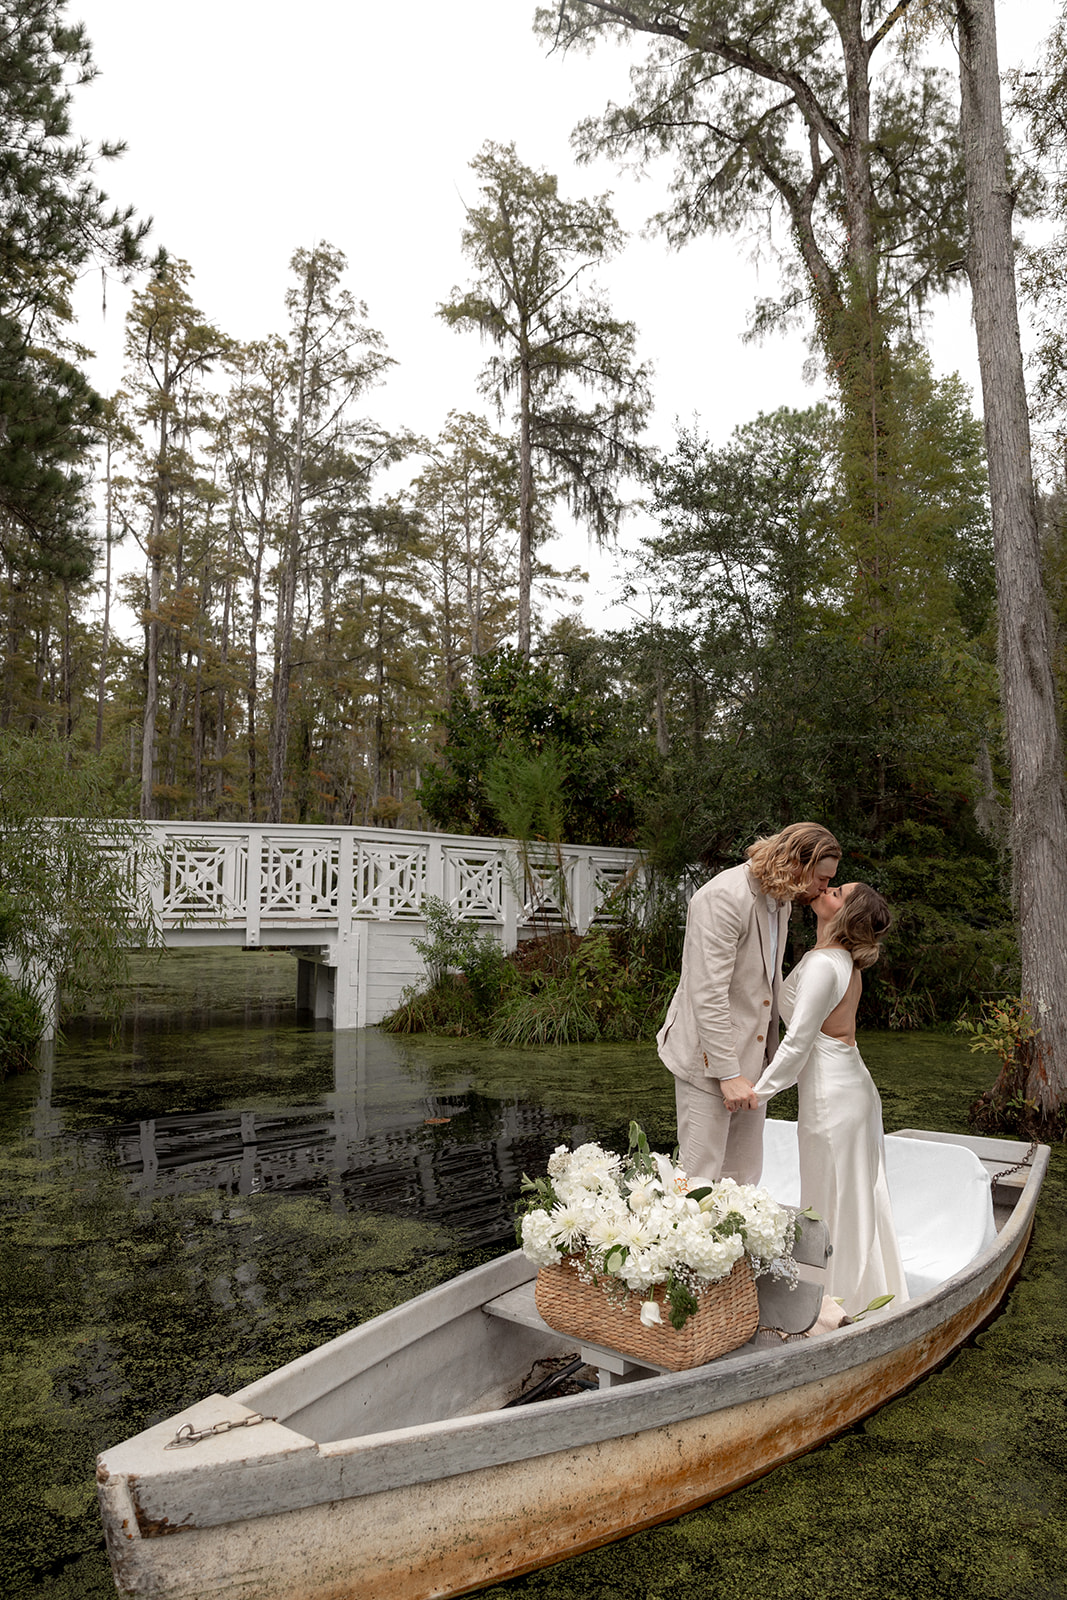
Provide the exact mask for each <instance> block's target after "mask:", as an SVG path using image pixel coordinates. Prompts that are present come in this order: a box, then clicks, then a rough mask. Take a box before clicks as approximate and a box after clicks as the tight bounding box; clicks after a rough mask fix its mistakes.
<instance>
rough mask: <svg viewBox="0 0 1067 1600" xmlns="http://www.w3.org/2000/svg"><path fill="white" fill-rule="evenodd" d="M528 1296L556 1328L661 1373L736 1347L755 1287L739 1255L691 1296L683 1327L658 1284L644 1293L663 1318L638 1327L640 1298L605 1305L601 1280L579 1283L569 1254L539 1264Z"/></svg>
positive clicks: (754, 1309)
mask: <svg viewBox="0 0 1067 1600" xmlns="http://www.w3.org/2000/svg"><path fill="white" fill-rule="evenodd" d="M534 1298H535V1300H536V1302H537V1309H538V1311H539V1312H540V1313H541V1316H542V1318H543V1319H544V1321H545V1322H547V1323H548V1326H549V1327H550V1328H555V1330H556V1332H557V1333H566V1334H569V1335H570V1336H571V1338H574V1339H581V1340H584V1341H585V1343H586V1344H598V1345H601V1346H602V1347H603V1348H604V1349H606V1350H616V1351H618V1353H619V1354H620V1355H624V1356H631V1357H632V1358H633V1360H635V1361H639V1362H640V1361H645V1362H648V1363H649V1364H650V1365H652V1366H654V1367H666V1368H667V1370H668V1371H669V1372H682V1371H684V1370H685V1368H686V1367H700V1366H703V1364H704V1362H705V1361H712V1360H713V1359H714V1358H715V1357H716V1356H721V1355H723V1354H724V1353H725V1352H726V1351H727V1350H736V1349H737V1346H738V1345H739V1344H744V1343H745V1342H746V1340H748V1339H751V1337H752V1335H753V1334H754V1333H755V1331H756V1329H757V1327H758V1326H759V1302H758V1301H757V1299H756V1284H755V1281H754V1279H753V1277H752V1268H751V1267H750V1266H749V1264H748V1258H747V1256H742V1257H741V1258H740V1260H738V1261H735V1262H734V1264H733V1268H732V1270H731V1272H730V1274H729V1276H728V1277H725V1278H721V1279H720V1280H719V1282H718V1283H709V1284H708V1286H707V1289H705V1290H704V1291H702V1292H701V1293H700V1294H699V1295H698V1296H697V1299H698V1301H699V1310H697V1311H696V1312H694V1314H693V1315H692V1316H691V1317H689V1319H688V1320H687V1322H686V1324H685V1327H684V1328H672V1327H671V1324H670V1322H669V1320H668V1318H669V1315H670V1306H669V1305H668V1304H667V1302H666V1299H665V1295H664V1291H663V1289H662V1287H657V1288H656V1289H654V1290H653V1291H652V1293H651V1294H650V1295H649V1296H648V1298H649V1299H653V1300H655V1301H656V1304H657V1305H658V1306H659V1307H660V1310H661V1313H662V1316H663V1321H662V1322H661V1323H657V1324H656V1325H655V1326H653V1327H651V1328H646V1327H645V1326H644V1324H643V1323H642V1321H641V1297H640V1295H636V1294H632V1295H630V1296H629V1298H628V1299H627V1300H625V1301H624V1302H622V1303H621V1304H615V1303H613V1302H612V1301H611V1300H609V1299H608V1297H607V1295H606V1294H605V1292H604V1289H603V1287H602V1286H601V1284H599V1283H583V1282H582V1280H581V1278H579V1276H578V1273H577V1271H576V1270H575V1268H574V1267H573V1266H571V1265H570V1259H568V1260H564V1261H561V1262H560V1264H559V1266H556V1267H542V1268H541V1270H540V1271H539V1272H538V1274H537V1286H536V1288H535V1290H534Z"/></svg>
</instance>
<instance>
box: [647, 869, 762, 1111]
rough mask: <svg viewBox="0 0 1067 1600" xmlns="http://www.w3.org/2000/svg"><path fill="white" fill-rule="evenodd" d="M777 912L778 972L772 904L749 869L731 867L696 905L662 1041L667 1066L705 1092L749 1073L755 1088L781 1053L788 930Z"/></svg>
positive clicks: (658, 1038) (699, 894)
mask: <svg viewBox="0 0 1067 1600" xmlns="http://www.w3.org/2000/svg"><path fill="white" fill-rule="evenodd" d="M791 909H792V908H791V906H790V904H789V902H788V901H787V902H785V903H784V904H783V905H781V906H780V907H779V910H778V954H777V959H776V961H775V963H774V968H773V970H772V968H771V963H770V937H769V932H768V927H767V900H766V897H765V896H764V894H763V893H762V891H761V890H760V887H759V885H758V883H757V882H756V879H755V878H754V877H753V875H752V871H751V869H750V868H749V867H748V866H739V867H729V868H728V869H727V871H725V872H720V873H718V874H717V876H716V877H714V878H712V879H710V880H709V882H707V883H705V884H704V885H703V887H702V888H700V889H698V890H697V892H696V894H695V895H694V896H693V898H692V900H691V901H690V902H689V914H688V916H687V918H686V924H685V944H684V946H683V949H682V975H681V979H680V981H679V984H678V988H677V990H676V991H675V994H674V999H673V1000H672V1001H671V1003H670V1006H669V1007H668V1008H667V1017H666V1020H665V1022H664V1024H663V1027H662V1028H661V1029H660V1031H659V1033H658V1034H657V1035H656V1044H657V1047H658V1049H659V1056H660V1060H661V1061H662V1062H663V1064H664V1066H665V1067H667V1068H668V1069H669V1070H670V1071H671V1072H673V1073H674V1075H675V1077H678V1078H685V1079H686V1080H687V1082H689V1083H692V1084H696V1085H697V1086H698V1087H699V1088H704V1089H710V1088H711V1087H712V1083H711V1081H710V1080H717V1079H719V1078H729V1077H734V1076H736V1074H737V1073H739V1072H740V1073H743V1074H744V1076H745V1077H746V1078H747V1079H748V1080H749V1082H750V1083H755V1081H756V1079H757V1078H758V1077H759V1076H760V1074H761V1072H762V1071H763V1068H764V1066H765V1064H766V1063H767V1062H768V1061H769V1060H770V1059H771V1057H772V1056H773V1055H774V1052H775V1050H776V1049H777V1048H778V988H779V985H780V983H781V978H782V956H783V953H784V951H785V940H786V931H787V928H788V925H789V913H790V911H791Z"/></svg>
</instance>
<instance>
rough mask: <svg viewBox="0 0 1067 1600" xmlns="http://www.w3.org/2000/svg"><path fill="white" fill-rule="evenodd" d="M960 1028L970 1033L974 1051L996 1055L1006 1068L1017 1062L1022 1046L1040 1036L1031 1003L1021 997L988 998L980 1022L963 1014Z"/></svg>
mask: <svg viewBox="0 0 1067 1600" xmlns="http://www.w3.org/2000/svg"><path fill="white" fill-rule="evenodd" d="M956 1031H957V1033H967V1034H970V1036H971V1049H972V1051H975V1050H977V1051H982V1052H983V1053H985V1052H988V1053H990V1054H992V1055H995V1056H996V1057H997V1058H998V1060H999V1061H1000V1064H1001V1066H1004V1067H1007V1066H1010V1065H1011V1064H1012V1062H1014V1061H1015V1059H1016V1057H1017V1056H1018V1054H1019V1051H1020V1049H1021V1048H1022V1046H1023V1045H1025V1044H1029V1043H1030V1041H1031V1040H1033V1039H1036V1038H1037V1032H1038V1030H1037V1029H1036V1028H1035V1027H1034V1024H1033V1022H1032V1021H1031V1018H1030V1008H1029V1006H1028V1005H1027V1003H1026V1001H1025V1000H1021V999H1018V998H1008V999H1005V1000H986V1001H985V1002H984V1004H983V1005H982V1007H981V1010H980V1012H979V1015H978V1020H977V1022H972V1021H971V1020H970V1019H969V1018H967V1017H960V1018H959V1020H958V1021H957V1023H956Z"/></svg>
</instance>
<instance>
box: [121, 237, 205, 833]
mask: <svg viewBox="0 0 1067 1600" xmlns="http://www.w3.org/2000/svg"><path fill="white" fill-rule="evenodd" d="M191 277H192V274H191V272H190V269H189V267H188V265H187V264H186V263H185V262H184V261H175V260H171V259H169V258H168V257H166V256H165V255H163V254H162V253H161V254H160V255H159V257H158V258H157V260H156V263H155V268H154V270H153V274H152V277H151V280H150V281H149V283H148V284H147V285H146V286H145V288H144V289H143V290H142V291H141V292H140V293H139V294H137V295H136V296H135V297H134V300H133V304H132V306H131V308H130V314H129V319H128V322H127V330H126V358H127V383H128V385H129V389H130V395H131V400H132V405H133V410H134V414H135V416H136V418H137V420H138V421H139V422H140V423H142V424H143V425H144V426H145V427H146V428H147V429H148V430H150V434H151V444H150V445H149V446H148V447H147V449H146V451H145V453H144V456H143V458H142V461H141V463H140V465H141V472H142V486H143V492H144V502H145V509H146V511H147V514H148V529H147V533H146V536H145V540H144V545H145V553H146V555H147V558H148V592H147V596H146V606H145V612H144V626H145V647H146V687H145V707H144V723H143V728H142V738H141V802H140V810H141V816H142V817H153V816H155V793H154V785H155V781H156V754H157V750H156V733H157V719H158V715H159V667H160V632H161V622H160V600H161V594H162V584H163V575H164V571H165V569H166V567H167V561H168V554H172V551H171V549H170V546H171V542H172V535H173V533H174V516H175V511H176V508H177V505H178V497H179V495H180V493H181V491H182V489H183V488H185V487H187V486H188V485H189V483H190V481H191V479H192V478H193V476H194V475H195V466H194V462H193V459H192V457H191V454H190V449H189V445H190V436H191V434H192V433H193V432H194V431H195V430H196V429H197V428H198V427H199V426H200V425H201V422H202V417H201V414H200V407H201V405H202V399H201V395H200V392H199V390H198V388H197V383H198V380H199V379H201V378H202V376H203V375H204V374H205V373H206V372H208V371H210V369H211V367H212V365H213V364H214V363H215V362H216V361H217V360H218V359H219V357H220V356H222V355H224V354H225V353H226V351H227V350H228V349H229V348H230V344H231V341H230V340H229V339H228V338H227V337H226V336H225V335H224V334H223V333H221V332H220V331H219V329H218V328H216V327H215V326H214V324H212V323H210V322H207V321H206V320H205V319H204V317H203V314H202V313H201V312H200V311H199V310H198V309H197V308H196V306H195V305H194V304H193V301H192V297H191V295H190V294H189V290H188V287H187V285H188V283H189V280H190V278H191Z"/></svg>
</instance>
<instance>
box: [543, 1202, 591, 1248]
mask: <svg viewBox="0 0 1067 1600" xmlns="http://www.w3.org/2000/svg"><path fill="white" fill-rule="evenodd" d="M549 1220H550V1221H551V1223H552V1239H553V1241H554V1243H555V1244H556V1245H558V1247H559V1248H560V1249H561V1250H575V1249H578V1248H580V1246H581V1245H582V1243H583V1242H584V1237H583V1236H584V1234H585V1227H586V1217H585V1215H584V1213H583V1212H582V1211H581V1210H580V1209H579V1208H578V1207H577V1206H571V1205H564V1206H557V1207H556V1208H555V1210H554V1211H553V1212H552V1213H551V1216H550V1219H549Z"/></svg>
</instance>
